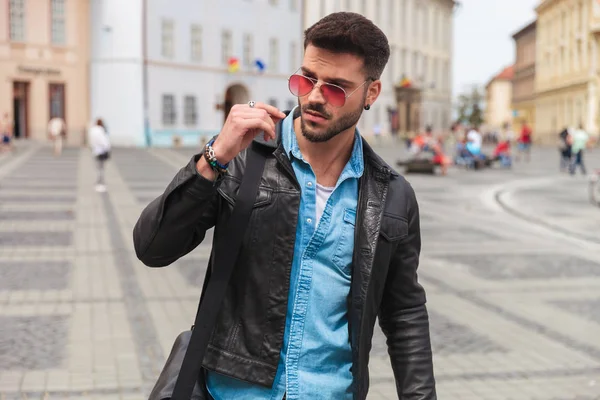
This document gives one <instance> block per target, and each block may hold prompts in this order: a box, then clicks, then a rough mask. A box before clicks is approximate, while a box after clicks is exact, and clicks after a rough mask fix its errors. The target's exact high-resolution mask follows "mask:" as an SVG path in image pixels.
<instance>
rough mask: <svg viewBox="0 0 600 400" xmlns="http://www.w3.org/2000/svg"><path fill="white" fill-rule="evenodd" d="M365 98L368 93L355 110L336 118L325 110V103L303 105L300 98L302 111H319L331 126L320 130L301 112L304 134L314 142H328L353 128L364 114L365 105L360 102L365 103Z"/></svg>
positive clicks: (301, 125)
mask: <svg viewBox="0 0 600 400" xmlns="http://www.w3.org/2000/svg"><path fill="white" fill-rule="evenodd" d="M365 99H366V93H365V96H364V98H363V101H362V102H361V103H359V106H358V107H357V108H356V109H355V110H352V111H350V112H348V113H347V114H344V115H342V116H340V117H338V118H337V119H336V120H331V115H330V114H329V113H328V112H327V111H326V110H325V106H324V105H323V104H318V103H315V104H310V103H309V104H305V105H301V104H300V100H298V105H299V106H300V109H301V110H302V113H305V112H306V111H313V112H316V113H319V114H320V115H321V116H323V117H324V118H326V119H327V122H328V123H329V126H327V127H326V128H325V131H324V132H322V131H321V132H319V130H320V129H319V128H320V127H319V126H318V125H316V124H314V123H312V122H310V121H305V120H304V118H302V114H301V116H300V127H301V130H302V136H304V137H305V138H306V139H307V140H308V141H309V142H313V143H320V142H327V141H329V140H331V139H333V138H334V137H336V136H337V135H339V134H340V133H342V132H344V131H346V130H348V129H350V128H352V127H353V126H354V125H356V124H357V123H358V120H359V119H360V117H361V115H362V112H363V106H362V105H360V104H364V100H365Z"/></svg>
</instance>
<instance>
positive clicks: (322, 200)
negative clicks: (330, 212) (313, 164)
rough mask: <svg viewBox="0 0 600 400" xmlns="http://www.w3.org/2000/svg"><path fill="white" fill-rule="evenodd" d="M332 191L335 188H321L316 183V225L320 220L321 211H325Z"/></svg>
mask: <svg viewBox="0 0 600 400" xmlns="http://www.w3.org/2000/svg"><path fill="white" fill-rule="evenodd" d="M333 189H335V187H327V186H321V185H319V184H318V183H317V224H318V223H319V221H320V220H321V216H322V215H323V210H325V205H326V204H327V200H329V196H331V193H333Z"/></svg>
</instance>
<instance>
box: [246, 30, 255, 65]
mask: <svg viewBox="0 0 600 400" xmlns="http://www.w3.org/2000/svg"><path fill="white" fill-rule="evenodd" d="M252 50H253V40H252V35H251V34H250V33H246V34H245V35H244V65H245V66H246V67H250V66H252V57H253V51H252Z"/></svg>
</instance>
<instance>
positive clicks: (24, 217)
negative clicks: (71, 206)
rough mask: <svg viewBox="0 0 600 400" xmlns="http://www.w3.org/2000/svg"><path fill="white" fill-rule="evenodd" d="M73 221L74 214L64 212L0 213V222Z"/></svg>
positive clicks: (67, 211)
mask: <svg viewBox="0 0 600 400" xmlns="http://www.w3.org/2000/svg"><path fill="white" fill-rule="evenodd" d="M74 219H75V213H74V212H73V211H70V210H65V211H5V210H3V211H2V212H1V213H0V220H3V221H7V220H12V221H15V220H16V221H31V220H40V221H70V220H74Z"/></svg>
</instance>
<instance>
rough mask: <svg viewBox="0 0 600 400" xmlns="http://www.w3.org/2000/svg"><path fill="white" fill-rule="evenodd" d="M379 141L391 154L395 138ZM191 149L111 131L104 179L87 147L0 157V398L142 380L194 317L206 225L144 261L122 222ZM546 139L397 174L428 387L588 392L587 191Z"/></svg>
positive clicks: (483, 393) (599, 318) (101, 391)
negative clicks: (200, 236)
mask: <svg viewBox="0 0 600 400" xmlns="http://www.w3.org/2000/svg"><path fill="white" fill-rule="evenodd" d="M380 147H381V148H380V154H382V155H383V157H384V158H386V159H387V160H388V161H389V162H392V163H393V162H395V159H396V157H397V156H398V155H401V154H402V150H401V149H400V148H399V147H394V146H389V145H386V146H380ZM192 153H193V150H190V149H178V150H170V149H161V150H137V149H116V150H115V151H114V156H113V159H112V160H111V161H110V162H109V163H108V165H107V182H108V186H109V191H108V193H106V194H98V193H96V192H94V191H93V182H94V173H95V171H94V164H93V160H92V158H91V156H90V154H89V152H88V151H86V150H79V149H67V150H66V151H65V152H64V154H63V155H62V156H61V157H60V158H55V157H53V156H52V154H51V152H50V149H49V148H45V147H41V148H40V147H35V146H22V147H21V148H20V149H19V151H18V152H17V153H16V154H15V155H13V156H3V157H2V158H0V274H1V275H0V400H4V399H6V400H9V399H10V400H12V399H81V400H83V399H86V400H88V399H94V400H109V399H110V400H114V399H122V400H134V399H135V400H139V399H144V398H147V397H145V396H147V393H148V391H149V390H150V388H151V386H152V385H153V383H154V379H155V378H156V376H157V374H158V373H159V371H160V368H161V367H162V365H163V363H164V360H165V358H166V356H167V355H168V353H169V350H170V348H171V345H172V343H173V340H174V338H175V337H176V335H177V334H178V333H179V332H180V331H182V330H184V329H187V328H188V327H189V325H190V323H191V321H192V320H193V317H194V311H195V307H196V305H197V299H198V296H199V291H200V288H201V284H202V278H203V276H204V268H205V264H206V259H207V257H208V254H209V249H210V239H207V241H206V242H205V243H203V244H202V245H200V246H199V247H198V248H197V249H196V250H195V251H193V252H192V253H191V254H189V255H188V256H186V257H185V258H183V259H181V260H179V261H177V262H175V263H174V264H173V265H172V266H170V267H168V268H162V269H149V268H146V267H144V266H143V265H142V264H141V263H140V262H139V261H138V260H137V259H136V257H135V255H134V252H133V244H132V239H131V230H132V227H133V225H134V223H135V221H136V220H137V218H138V216H139V213H140V212H141V210H142V208H143V207H144V206H145V205H146V204H147V203H148V202H149V201H150V200H152V199H153V198H155V197H156V196H157V195H159V194H160V193H161V192H162V190H164V188H165V186H166V184H167V183H168V182H169V181H170V179H171V178H172V177H173V175H174V174H175V172H176V171H177V169H179V168H180V167H181V166H183V165H184V164H185V163H186V162H187V161H188V160H189V157H190V156H191V155H192ZM555 153H556V152H555V151H550V150H541V149H537V150H535V151H534V154H533V156H534V157H533V160H532V162H531V164H528V165H525V164H517V165H516V166H515V167H514V168H513V169H512V170H510V171H509V170H500V169H493V170H486V171H478V172H467V171H462V170H452V171H451V173H450V175H449V176H447V177H433V176H412V175H411V176H408V179H409V181H410V182H411V183H412V184H413V186H414V187H415V189H416V192H417V196H418V198H419V203H420V209H421V213H422V235H423V252H422V260H421V267H420V280H421V282H422V283H423V285H424V286H425V288H426V290H427V293H428V303H429V310H430V314H431V331H432V341H433V348H434V358H435V372H436V378H437V382H438V395H439V399H441V400H445V399H460V400H469V399H518V400H528V399H539V400H579V399H581V400H591V399H600V251H599V250H600V246H599V243H600V229H598V228H599V227H600V209H598V208H594V207H593V206H591V205H590V204H589V203H588V202H587V193H586V191H585V190H586V181H585V179H584V178H582V177H579V176H577V177H569V176H564V175H560V174H559V173H558V171H557V165H556V164H557V163H558V160H557V154H555ZM598 156H599V155H598V153H595V154H590V155H588V157H587V162H588V164H589V167H590V168H591V167H593V166H596V167H598V166H600V158H599V157H598ZM594 163H595V165H594ZM386 351H387V350H386V346H385V338H384V337H383V334H382V333H381V332H380V331H379V330H378V329H377V331H376V334H375V337H374V339H373V350H372V357H371V363H370V370H371V391H370V394H369V399H395V398H397V395H396V390H395V384H394V380H393V375H392V372H391V369H390V366H389V360H388V357H387V352H386Z"/></svg>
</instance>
